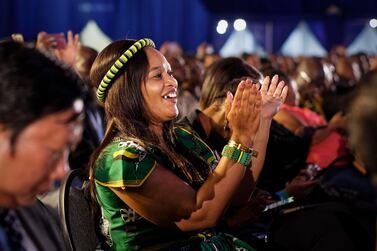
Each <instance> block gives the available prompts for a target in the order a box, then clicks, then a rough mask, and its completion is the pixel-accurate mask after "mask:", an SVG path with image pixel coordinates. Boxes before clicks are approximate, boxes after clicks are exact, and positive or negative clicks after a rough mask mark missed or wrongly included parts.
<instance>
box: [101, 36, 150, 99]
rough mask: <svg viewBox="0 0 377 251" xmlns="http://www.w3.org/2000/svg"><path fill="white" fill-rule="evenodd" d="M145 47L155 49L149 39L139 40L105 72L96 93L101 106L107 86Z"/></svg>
mask: <svg viewBox="0 0 377 251" xmlns="http://www.w3.org/2000/svg"><path fill="white" fill-rule="evenodd" d="M147 46H149V47H153V48H155V46H154V42H153V41H152V40H151V39H149V38H143V39H140V40H139V41H137V42H135V43H134V44H133V45H131V47H130V48H128V49H127V50H126V51H125V52H124V53H123V54H122V56H120V57H119V58H118V60H117V61H115V63H114V64H113V65H112V66H111V67H110V69H109V70H108V71H107V73H106V74H105V76H104V77H103V79H102V80H101V83H100V85H99V86H98V89H97V92H96V94H97V100H98V101H99V102H100V103H102V104H103V103H104V101H105V96H106V91H107V90H108V88H109V85H110V84H111V82H112V80H113V79H114V77H115V76H116V75H117V73H118V72H119V70H121V69H122V68H123V66H124V65H125V64H126V63H127V62H128V60H130V58H132V57H133V56H134V55H135V54H136V53H137V52H138V51H140V50H141V49H142V48H144V47H147Z"/></svg>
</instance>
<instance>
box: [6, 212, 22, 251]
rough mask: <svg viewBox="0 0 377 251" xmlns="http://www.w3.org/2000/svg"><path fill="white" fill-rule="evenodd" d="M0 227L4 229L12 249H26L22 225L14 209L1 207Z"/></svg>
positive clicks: (14, 250)
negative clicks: (23, 241)
mask: <svg viewBox="0 0 377 251" xmlns="http://www.w3.org/2000/svg"><path fill="white" fill-rule="evenodd" d="M0 227H1V228H2V229H3V230H4V232H5V234H6V236H7V240H8V245H9V247H10V249H11V250H12V251H24V250H25V249H24V248H23V247H22V234H21V232H20V230H19V228H20V227H21V225H20V222H19V220H18V218H17V216H16V213H15V212H14V211H12V210H7V209H0Z"/></svg>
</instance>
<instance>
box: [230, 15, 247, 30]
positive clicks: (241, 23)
mask: <svg viewBox="0 0 377 251" xmlns="http://www.w3.org/2000/svg"><path fill="white" fill-rule="evenodd" d="M233 27H234V29H235V30H236V31H243V30H244V29H246V21H245V20H243V19H241V18H239V19H236V20H235V21H234V23H233Z"/></svg>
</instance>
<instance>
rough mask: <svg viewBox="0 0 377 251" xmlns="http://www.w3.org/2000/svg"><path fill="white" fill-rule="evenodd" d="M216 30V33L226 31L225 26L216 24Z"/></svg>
mask: <svg viewBox="0 0 377 251" xmlns="http://www.w3.org/2000/svg"><path fill="white" fill-rule="evenodd" d="M216 31H217V33H219V34H224V33H225V32H226V28H224V27H221V26H217V27H216Z"/></svg>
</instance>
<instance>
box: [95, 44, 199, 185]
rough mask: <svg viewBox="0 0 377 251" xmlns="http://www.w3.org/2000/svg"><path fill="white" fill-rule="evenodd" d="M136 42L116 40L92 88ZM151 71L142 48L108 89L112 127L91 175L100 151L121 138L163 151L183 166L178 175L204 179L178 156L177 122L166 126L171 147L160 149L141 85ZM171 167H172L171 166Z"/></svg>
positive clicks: (100, 60)
mask: <svg viewBox="0 0 377 251" xmlns="http://www.w3.org/2000/svg"><path fill="white" fill-rule="evenodd" d="M135 42H136V41H135V40H120V41H116V42H113V43H111V44H110V45H109V46H107V47H106V48H105V49H104V50H103V51H101V52H100V54H99V55H98V56H97V58H96V59H95V61H94V63H93V66H92V69H91V72H90V81H91V82H92V85H94V84H96V85H97V86H98V85H99V83H100V82H101V80H102V78H103V76H104V75H105V74H106V72H107V71H108V69H110V67H111V66H112V65H113V63H114V62H115V61H116V60H117V59H118V58H119V57H120V56H121V55H122V53H123V52H124V51H125V50H127V49H128V48H129V47H130V46H131V45H133V44H134V43H135ZM148 69H149V63H148V58H147V55H146V53H145V51H144V49H142V50H140V51H138V52H137V53H136V54H135V55H134V56H133V57H132V58H131V59H130V60H129V61H128V62H127V64H126V65H125V66H124V68H123V69H122V70H121V73H120V74H118V76H116V77H115V79H113V81H112V83H111V84H110V86H109V87H108V90H107V93H106V97H105V102H104V107H105V116H106V121H107V124H108V125H107V129H106V134H105V138H104V140H103V142H102V143H101V145H100V146H99V148H98V149H97V150H96V151H95V153H94V154H93V155H92V157H91V163H90V168H91V172H93V169H94V162H95V161H96V159H97V158H98V156H99V154H100V152H101V151H102V150H103V149H104V148H105V147H106V146H107V145H108V144H109V143H110V142H111V141H112V140H113V139H114V137H121V138H124V139H127V140H133V141H135V142H137V143H138V144H141V145H142V146H144V148H145V149H147V151H148V149H150V148H152V149H157V150H158V151H161V152H162V153H163V154H164V155H165V156H167V157H168V159H169V160H170V162H172V164H173V165H174V166H178V167H179V168H174V169H175V170H172V171H173V172H175V173H176V174H177V172H179V171H181V172H182V173H181V174H183V175H184V176H186V177H193V178H194V180H200V179H201V178H202V177H203V175H201V173H200V171H197V170H196V169H195V168H193V166H192V164H191V162H189V161H187V159H186V158H184V157H182V156H180V155H178V154H177V153H176V151H177V150H176V149H177V143H176V141H175V136H174V132H173V122H172V121H169V122H165V123H164V124H163V137H164V139H165V142H166V144H167V147H168V150H167V151H166V150H164V149H161V148H160V147H159V145H160V142H159V140H158V137H157V135H155V134H154V132H153V131H151V130H150V129H149V126H150V118H149V117H148V112H147V110H146V109H145V101H144V98H143V95H142V91H141V85H142V84H145V80H146V77H147V72H148ZM190 160H191V159H190ZM167 168H169V167H168V166H167ZM178 175H179V173H178ZM91 182H92V189H94V186H93V185H94V184H93V179H92V180H91ZM92 192H94V190H92Z"/></svg>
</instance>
